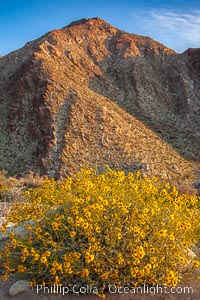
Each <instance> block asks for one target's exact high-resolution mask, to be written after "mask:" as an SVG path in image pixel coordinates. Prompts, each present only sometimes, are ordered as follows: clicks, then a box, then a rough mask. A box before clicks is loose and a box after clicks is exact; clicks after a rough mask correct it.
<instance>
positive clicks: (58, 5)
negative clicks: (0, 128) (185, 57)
mask: <svg viewBox="0 0 200 300" xmlns="http://www.w3.org/2000/svg"><path fill="white" fill-rule="evenodd" d="M96 16H98V17H100V18H102V19H104V20H105V21H107V22H109V23H111V24H112V25H113V26H115V27H118V28H119V29H123V30H125V31H128V32H130V33H136V34H141V35H148V36H150V37H152V38H154V39H155V40H157V41H159V42H161V43H163V44H165V45H166V46H168V47H170V48H172V49H174V50H176V51H177V52H183V51H185V50H186V49H187V48H189V47H200V1H199V0H198V1H196V0H194V1H192V0H191V1H185V0H169V1H168V0H160V1H158V0H135V1H134V0H132V1H131V0H111V1H109V0H101V1H100V0H93V1H90V0H89V1H85V0H69V1H68V0H35V1H31V0H22V1H20V0H0V55H5V54H7V53H9V52H11V51H13V50H16V49H18V48H20V47H22V46H23V45H24V44H25V43H26V42H28V41H31V40H33V39H36V38H38V37H40V36H41V35H43V34H45V33H46V32H48V31H50V30H52V29H59V28H61V27H63V26H66V25H68V24H69V23H70V22H72V21H75V20H78V19H81V18H91V17H96Z"/></svg>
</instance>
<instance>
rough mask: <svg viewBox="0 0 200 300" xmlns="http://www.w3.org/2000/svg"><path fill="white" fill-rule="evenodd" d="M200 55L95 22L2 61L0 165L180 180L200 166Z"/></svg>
mask: <svg viewBox="0 0 200 300" xmlns="http://www.w3.org/2000/svg"><path fill="white" fill-rule="evenodd" d="M199 69H200V49H189V50H187V51H186V52H185V53H183V54H176V53H175V52H174V51H173V50H171V49H169V48H167V47H165V46H164V45H162V44H160V43H158V42H156V41H154V40H152V39H151V38H149V37H143V36H138V35H135V34H129V33H126V32H124V31H121V30H118V29H116V28H114V27H112V26H111V25H110V24H108V23H106V22H105V21H103V20H101V19H99V18H93V19H83V20H80V21H77V22H73V23H71V24H70V25H69V26H67V27H64V28H62V29H61V30H53V31H51V32H49V33H47V34H46V35H44V36H42V37H41V38H39V39H37V40H35V41H33V42H30V43H27V44H26V45H25V46H24V47H23V48H22V49H20V50H17V51H14V52H12V53H10V54H8V55H6V56H4V57H2V58H1V60H0V125H1V126H0V167H1V168H3V169H6V170H8V171H9V172H11V173H12V174H16V173H20V172H24V171H25V170H27V168H31V169H36V170H39V171H40V172H42V173H45V174H49V175H52V176H60V175H65V174H69V173H72V172H74V171H76V170H78V169H79V168H80V167H83V166H99V165H102V164H109V165H110V166H113V167H120V168H124V169H127V170H134V169H135V168H138V167H139V168H142V169H144V170H147V172H148V173H149V174H153V175H159V176H161V177H162V178H168V179H173V180H174V179H181V180H186V179H187V178H189V177H190V176H191V174H192V172H193V171H194V170H195V168H196V164H195V163H194V162H191V160H196V161H198V160H199V159H200V154H199V148H200V134H199V132H200V131H199V128H200V118H199V114H200V99H199V97H200V92H199V91H200V89H199V85H200V78H199V76H200V72H199Z"/></svg>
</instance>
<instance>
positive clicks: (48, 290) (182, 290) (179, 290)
mask: <svg viewBox="0 0 200 300" xmlns="http://www.w3.org/2000/svg"><path fill="white" fill-rule="evenodd" d="M36 291H37V294H40V293H43V294H55V293H56V294H62V295H66V294H68V293H73V294H76V295H80V294H82V295H83V294H99V293H102V292H107V293H111V294H116V293H118V294H123V293H124V294H151V295H156V294H170V293H172V294H192V293H193V288H192V287H182V286H176V287H170V288H169V287H166V286H159V285H153V286H149V285H145V284H144V285H143V286H138V287H130V286H121V287H119V286H116V285H114V284H113V285H109V286H108V287H107V288H105V289H104V290H103V289H102V288H101V289H100V288H98V287H96V286H93V285H91V284H87V285H85V286H80V285H78V284H77V285H76V284H74V285H73V286H72V287H69V286H59V285H57V284H52V285H48V286H46V285H37V286H36Z"/></svg>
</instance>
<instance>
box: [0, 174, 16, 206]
mask: <svg viewBox="0 0 200 300" xmlns="http://www.w3.org/2000/svg"><path fill="white" fill-rule="evenodd" d="M19 185H20V184H19V182H18V180H17V179H16V178H14V177H8V176H7V173H6V171H0V200H2V201H10V200H12V199H13V198H15V196H16V194H17V195H18V196H19V194H21V191H20V192H19V190H20V189H19Z"/></svg>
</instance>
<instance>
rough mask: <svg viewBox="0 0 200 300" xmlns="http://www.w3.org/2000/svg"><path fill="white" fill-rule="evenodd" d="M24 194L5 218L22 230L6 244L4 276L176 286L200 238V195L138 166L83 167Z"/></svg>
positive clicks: (39, 280)
mask: <svg viewBox="0 0 200 300" xmlns="http://www.w3.org/2000/svg"><path fill="white" fill-rule="evenodd" d="M25 197H26V200H25V201H23V202H20V203H17V204H14V205H13V207H12V208H11V213H10V216H9V218H8V220H7V221H8V222H13V223H16V224H17V225H16V227H17V226H19V227H23V230H21V231H20V230H18V231H17V230H15V234H14V233H13V232H9V233H8V234H9V237H8V241H7V243H6V246H5V248H4V249H2V250H1V258H2V261H3V265H2V267H3V268H4V270H5V272H4V274H3V278H2V279H3V280H6V279H7V278H8V276H9V275H10V274H12V273H13V272H15V271H17V272H27V273H28V274H29V275H30V276H31V277H32V278H31V280H32V284H33V285H34V284H36V283H37V284H39V283H43V284H44V283H50V284H52V283H55V284H62V282H63V283H64V282H76V281H79V282H81V281H82V282H87V283H93V285H96V286H99V287H103V286H105V285H108V284H116V285H120V284H124V283H126V284H131V285H134V286H137V285H141V284H145V283H146V284H156V283H158V284H167V285H168V286H173V285H177V284H178V282H179V279H180V278H181V271H182V269H181V266H182V265H183V261H184V258H185V250H186V249H187V248H188V247H190V245H192V244H194V243H197V242H198V239H199V237H198V234H199V232H200V230H199V224H200V214H199V198H198V197H197V196H189V195H179V193H178V192H177V189H176V188H175V187H174V186H173V185H170V184H168V183H167V184H163V183H159V181H158V179H156V178H155V179H150V178H148V177H145V176H143V175H141V174H140V172H136V173H131V172H130V173H128V174H125V172H123V171H114V170H111V169H109V168H108V170H107V171H105V172H102V173H101V174H96V172H95V171H94V170H92V169H87V170H81V171H80V172H79V173H77V174H76V175H74V176H71V177H67V178H66V179H65V180H63V181H58V182H56V181H55V180H49V179H47V180H46V181H45V182H44V184H43V186H42V187H38V188H34V189H30V190H28V191H27V192H25ZM6 232H7V227H6V224H4V225H3V227H2V233H3V234H5V233H6ZM20 232H21V233H20ZM16 257H18V258H19V259H16ZM199 264H200V262H199V260H198V258H197V259H196V260H195V261H193V267H194V268H195V267H197V266H199Z"/></svg>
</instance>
